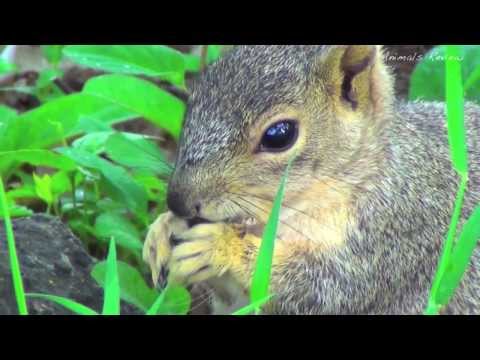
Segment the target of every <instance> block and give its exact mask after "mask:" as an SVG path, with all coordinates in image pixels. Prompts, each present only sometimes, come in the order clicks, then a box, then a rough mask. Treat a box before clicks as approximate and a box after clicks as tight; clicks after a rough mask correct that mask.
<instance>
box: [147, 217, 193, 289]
mask: <svg viewBox="0 0 480 360" xmlns="http://www.w3.org/2000/svg"><path fill="white" fill-rule="evenodd" d="M187 228H188V226H187V224H186V222H185V221H183V220H182V219H179V218H177V217H176V216H175V215H173V213H171V212H167V213H164V214H162V215H160V216H159V217H158V218H157V220H156V221H155V222H154V223H153V224H152V225H151V226H150V228H149V231H148V234H147V238H146V240H145V243H144V246H143V260H144V261H145V262H146V263H147V264H148V265H149V266H150V269H151V271H152V280H153V284H154V285H158V286H159V287H161V288H163V287H164V286H165V282H166V280H167V271H166V265H167V263H168V261H169V259H170V255H171V252H172V251H171V244H170V236H171V235H172V234H173V233H181V232H183V231H185V230H186V229H187Z"/></svg>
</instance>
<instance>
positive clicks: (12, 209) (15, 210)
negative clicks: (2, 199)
mask: <svg viewBox="0 0 480 360" xmlns="http://www.w3.org/2000/svg"><path fill="white" fill-rule="evenodd" d="M8 206H9V208H8V212H9V213H10V217H12V218H20V217H28V216H32V215H33V211H32V210H30V209H29V208H27V207H25V206H19V205H17V204H15V203H13V201H11V200H10V201H9V204H8ZM0 216H2V217H3V216H5V214H4V212H3V209H1V208H0Z"/></svg>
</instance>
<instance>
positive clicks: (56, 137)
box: [0, 94, 136, 150]
mask: <svg viewBox="0 0 480 360" xmlns="http://www.w3.org/2000/svg"><path fill="white" fill-rule="evenodd" d="M135 116H136V115H135V114H134V113H132V112H129V111H127V110H125V109H124V108H121V107H118V106H115V105H112V104H111V103H110V102H107V101H105V100H102V99H99V98H96V97H94V96H91V95H86V94H72V95H68V96H64V97H62V98H59V99H56V100H53V101H51V102H49V103H46V104H44V105H42V106H40V107H38V108H36V109H34V110H31V111H28V112H25V113H23V114H21V115H19V116H18V117H17V118H16V119H15V121H10V122H8V123H7V126H6V129H5V130H4V133H3V137H4V139H2V141H1V142H0V150H17V149H40V148H46V147H50V146H52V145H55V144H57V143H60V142H61V141H62V140H63V139H65V138H66V137H69V136H73V135H78V134H79V133H81V132H83V130H82V128H81V127H79V121H80V119H81V118H89V119H94V120H99V121H102V122H103V123H105V124H109V125H110V124H114V123H117V122H120V121H124V120H127V119H131V118H134V117H135ZM7 140H8V141H7Z"/></svg>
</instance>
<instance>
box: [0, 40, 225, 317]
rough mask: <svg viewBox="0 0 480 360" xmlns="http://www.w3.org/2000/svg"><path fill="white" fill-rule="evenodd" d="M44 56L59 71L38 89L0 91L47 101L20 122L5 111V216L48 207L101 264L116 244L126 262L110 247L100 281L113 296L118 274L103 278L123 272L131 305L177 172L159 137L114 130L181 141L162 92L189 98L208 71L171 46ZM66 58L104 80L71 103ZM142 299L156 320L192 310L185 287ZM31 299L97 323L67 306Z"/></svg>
mask: <svg viewBox="0 0 480 360" xmlns="http://www.w3.org/2000/svg"><path fill="white" fill-rule="evenodd" d="M42 51H43V53H44V55H45V58H46V59H47V60H48V63H49V64H50V65H51V67H50V68H48V69H46V70H43V71H41V72H40V73H38V77H37V80H36V81H35V83H34V85H30V86H13V87H3V88H0V92H6V91H11V90H14V91H17V92H24V93H27V94H29V95H31V96H32V97H35V98H36V99H37V100H38V101H39V102H40V106H38V107H36V108H34V109H32V110H30V111H26V112H24V113H21V114H18V113H17V112H16V111H15V110H14V109H11V108H9V107H7V106H1V105H0V173H1V174H2V177H3V179H4V181H5V184H6V189H7V190H8V191H7V192H6V194H5V201H4V204H3V206H2V207H1V209H0V214H1V215H2V216H3V217H5V216H7V215H9V216H28V215H31V214H32V210H30V209H29V208H28V207H29V206H32V207H35V208H38V207H39V205H46V211H47V212H49V213H50V212H53V213H54V214H55V215H58V216H61V217H62V218H63V219H64V220H65V222H66V223H68V224H69V225H70V227H71V228H72V230H73V231H74V232H75V233H76V234H77V235H78V236H79V237H80V238H81V239H82V240H83V241H84V242H85V244H86V245H88V246H89V248H93V249H97V250H96V253H95V255H96V256H103V255H102V254H103V249H104V248H107V247H108V246H107V245H108V241H111V240H112V239H113V240H114V241H115V244H117V245H118V247H119V254H118V256H119V257H120V258H121V259H122V260H123V261H117V260H115V264H113V262H112V261H113V260H111V259H112V257H111V256H114V257H115V258H116V254H113V255H111V254H112V252H113V251H115V248H112V245H111V244H110V247H109V249H110V250H109V252H108V254H109V258H108V259H109V260H107V262H106V263H100V264H98V267H96V268H95V269H96V270H95V272H94V275H95V276H96V279H97V281H99V282H102V284H103V286H104V287H109V289H111V286H112V285H108V284H111V283H115V282H116V280H115V277H110V276H111V274H113V272H110V273H109V274H110V275H108V276H109V277H108V279H109V280H108V281H105V279H106V277H105V276H107V274H106V273H105V274H104V275H105V276H103V275H100V274H101V272H102V271H103V272H108V268H109V266H112V267H113V266H116V267H117V268H118V276H119V280H118V281H119V283H120V285H121V289H120V294H121V296H124V297H125V298H126V299H127V301H128V299H130V300H132V296H129V295H128V294H131V289H129V288H128V286H127V285H126V284H127V282H126V281H125V279H126V278H129V276H130V280H131V281H134V285H135V286H138V287H139V288H140V289H142V286H143V285H144V287H143V289H144V290H145V288H148V286H147V285H146V284H145V283H143V285H142V282H141V280H140V279H143V275H142V273H143V271H144V265H143V262H142V260H141V256H140V254H141V248H142V240H141V239H143V238H144V237H145V234H146V231H147V227H148V225H149V224H151V223H152V222H153V221H154V219H155V218H156V216H157V214H159V213H161V212H163V211H164V210H165V207H166V205H165V193H166V179H167V177H168V176H169V174H170V172H171V169H172V165H171V164H170V163H169V162H168V161H167V156H166V155H165V154H164V152H163V150H162V149H161V148H160V147H159V145H158V144H156V143H155V142H154V141H152V140H155V139H154V138H152V137H149V136H145V135H141V134H133V133H128V132H125V131H121V130H118V129H116V128H115V127H118V125H119V124H121V123H124V122H126V121H129V120H133V119H143V120H146V121H148V122H150V123H151V124H152V125H153V126H155V127H157V128H159V129H161V130H162V132H163V133H165V134H166V136H171V137H172V139H173V140H176V139H178V136H179V134H180V130H181V127H182V121H183V116H184V112H185V104H184V102H183V101H182V100H180V99H179V98H177V97H175V96H174V95H172V94H171V93H170V92H169V91H167V90H165V89H164V85H165V86H167V85H168V86H170V87H172V86H173V88H180V89H185V87H186V85H185V84H186V82H185V76H186V75H187V73H189V72H197V71H200V66H199V65H200V63H201V61H202V60H203V59H202V58H201V56H199V55H191V54H182V53H180V52H178V51H176V50H174V49H173V48H170V47H168V46H164V45H142V46H122V45H114V46H93V45H91V46H90V45H82V46H63V45H45V46H42ZM218 56H220V51H219V47H218V46H215V45H210V46H208V52H207V58H206V59H205V60H206V62H207V63H211V62H213V61H215V60H216V58H218ZM64 58H67V59H69V60H70V61H73V62H75V63H77V64H79V65H81V66H85V67H90V68H93V69H96V70H99V71H101V72H102V73H100V74H99V75H96V76H93V77H92V78H91V79H89V80H88V81H87V82H86V83H85V85H84V87H83V89H82V91H80V92H73V93H68V94H66V93H64V91H63V90H62V89H63V87H62V88H60V87H59V86H58V85H57V84H60V83H61V81H62V78H63V76H64V74H63V72H62V71H61V70H60V65H61V62H62V60H63V59H64ZM14 71H16V69H15V66H14V65H11V64H9V63H7V62H5V61H3V60H2V61H1V62H0V74H6V73H9V72H14ZM19 75H21V74H19ZM168 86H167V87H168ZM17 202H18V203H17ZM20 202H21V205H20ZM25 204H26V205H27V206H25ZM7 230H8V229H7ZM12 235H13V234H12ZM109 264H110V265H109ZM102 266H103V268H102ZM102 269H103V270H102ZM111 271H113V270H111ZM132 274H135V275H132ZM112 276H113V275H112ZM17 280H19V279H18V278H17ZM17 283H18V282H17ZM128 283H129V284H130V281H128ZM141 293H142V292H141ZM143 293H145V294H147V293H149V295H146V296H149V297H148V299H147V300H148V301H147V300H145V298H144V299H143V300H142V301H141V302H139V300H138V299H139V298H141V296H140V295H138V296H136V297H135V299H137V300H136V305H137V306H138V305H139V304H143V305H142V306H143V307H142V310H144V311H145V312H148V313H155V314H156V313H164V314H167V313H168V314H171V313H182V314H183V313H186V312H187V311H188V308H189V306H190V301H191V300H190V297H189V294H188V292H187V291H186V290H185V289H183V288H174V287H169V288H168V290H167V291H166V292H164V293H162V294H159V293H157V292H156V291H155V290H153V289H150V291H149V292H148V291H143ZM108 294H110V290H109V292H106V299H107V300H108V304H110V305H106V306H107V307H106V308H105V309H104V310H105V312H107V313H111V314H113V313H117V312H118V311H117V308H116V307H115V306H116V305H113V304H114V303H115V298H116V295H108ZM33 295H34V296H36V297H39V298H43V299H46V298H49V299H50V300H54V299H55V300H54V301H57V302H59V301H60V302H62V303H63V304H64V306H67V307H69V308H70V309H72V310H75V311H77V312H78V313H83V314H93V312H92V310H91V309H86V308H85V307H82V306H81V305H80V304H75V303H73V302H72V301H71V300H69V299H62V298H58V297H54V296H50V295H45V294H43V295H40V294H33ZM33 295H32V296H33ZM107 295H108V296H107ZM19 296H20V298H21V294H20V295H19ZM20 298H19V299H20ZM111 299H113V300H111ZM179 299H180V300H179ZM154 300H156V301H154ZM177 300H179V301H177ZM147 305H148V306H153V308H152V309H153V310H152V309H151V308H149V307H148V306H147ZM154 305H155V306H154ZM25 309H26V308H25ZM22 311H23V310H22Z"/></svg>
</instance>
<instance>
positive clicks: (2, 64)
mask: <svg viewBox="0 0 480 360" xmlns="http://www.w3.org/2000/svg"><path fill="white" fill-rule="evenodd" d="M16 69H17V67H16V65H15V64H11V63H9V62H8V61H6V60H5V59H2V58H1V57H0V75H4V74H8V73H11V72H14V71H15V70H16Z"/></svg>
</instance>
